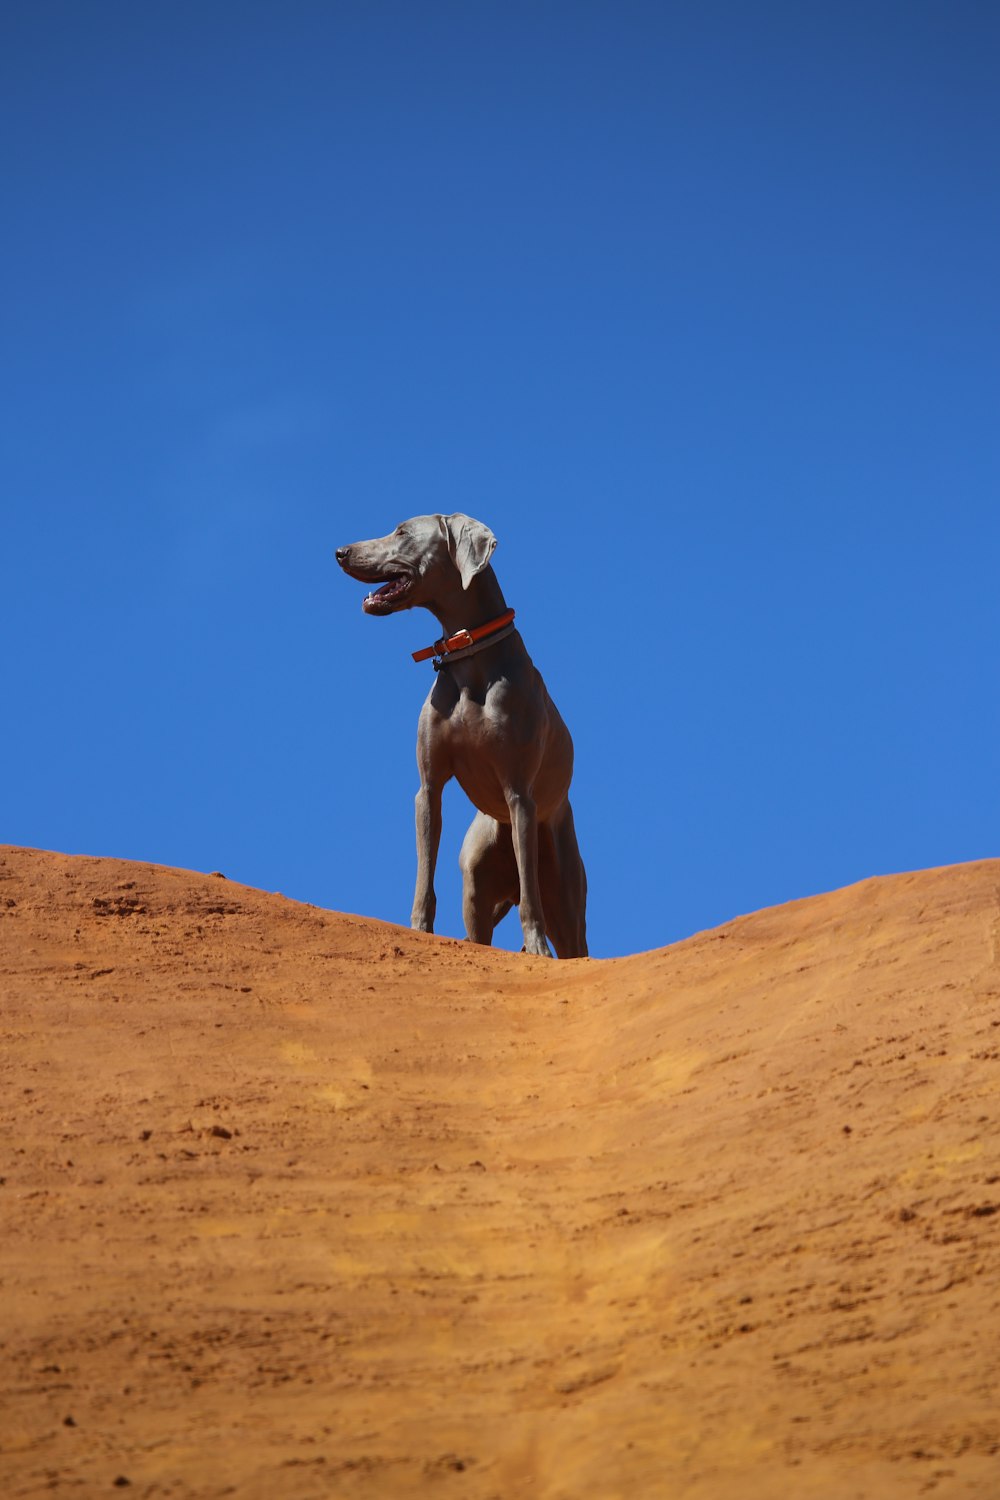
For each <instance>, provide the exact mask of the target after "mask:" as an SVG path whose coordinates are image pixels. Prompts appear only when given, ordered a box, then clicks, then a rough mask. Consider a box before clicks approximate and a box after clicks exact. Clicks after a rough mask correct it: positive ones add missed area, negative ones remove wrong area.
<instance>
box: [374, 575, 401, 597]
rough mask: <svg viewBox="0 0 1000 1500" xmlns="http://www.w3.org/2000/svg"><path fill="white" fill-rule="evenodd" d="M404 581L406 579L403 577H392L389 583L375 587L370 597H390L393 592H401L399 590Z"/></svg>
mask: <svg viewBox="0 0 1000 1500" xmlns="http://www.w3.org/2000/svg"><path fill="white" fill-rule="evenodd" d="M404 582H405V579H403V578H390V580H389V582H388V583H383V585H382V587H381V588H379V589H374V590H373V591H372V593H370V594H369V595H368V597H369V599H388V598H389V597H390V595H391V594H398V593H399V590H400V589H401V588H402V587H403V584H404Z"/></svg>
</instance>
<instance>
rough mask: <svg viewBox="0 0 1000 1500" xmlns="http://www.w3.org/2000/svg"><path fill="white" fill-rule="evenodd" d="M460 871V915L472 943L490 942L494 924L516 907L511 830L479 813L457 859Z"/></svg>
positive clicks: (516, 890) (514, 863) (516, 886)
mask: <svg viewBox="0 0 1000 1500" xmlns="http://www.w3.org/2000/svg"><path fill="white" fill-rule="evenodd" d="M458 862H459V865H460V866H461V870H462V915H463V917H464V919H465V935H466V937H467V938H468V939H469V941H470V942H471V943H485V944H486V945H487V946H488V945H489V944H490V943H492V941H493V932H494V929H495V928H496V926H497V923H498V922H500V921H501V920H502V918H504V917H505V916H506V915H507V913H508V912H509V911H510V909H511V907H512V906H516V905H517V900H518V894H519V891H518V880H517V862H516V860H515V859H514V845H513V843H512V842H511V834H510V828H509V827H508V826H507V825H506V824H504V823H498V822H497V821H496V819H495V818H491V817H488V816H487V814H486V813H482V812H478V813H476V816H475V817H474V818H473V820H472V822H471V823H470V824H469V828H468V832H467V833H466V835H465V838H464V839H463V841H462V852H461V854H460V855H459V858H458Z"/></svg>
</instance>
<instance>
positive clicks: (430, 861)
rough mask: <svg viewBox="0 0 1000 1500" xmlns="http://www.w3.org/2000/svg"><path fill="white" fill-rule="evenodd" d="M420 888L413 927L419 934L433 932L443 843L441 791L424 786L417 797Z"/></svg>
mask: <svg viewBox="0 0 1000 1500" xmlns="http://www.w3.org/2000/svg"><path fill="white" fill-rule="evenodd" d="M416 807H417V888H416V890H415V891H414V893H413V914H412V916H411V917H410V926H411V927H415V928H416V929H417V931H418V932H433V931H434V913H435V911H436V909H437V897H436V896H435V894H434V867H435V865H436V864H437V856H438V845H439V844H440V842H441V788H440V786H438V785H436V784H431V783H428V782H423V783H421V787H420V790H419V792H418V793H417V801H416Z"/></svg>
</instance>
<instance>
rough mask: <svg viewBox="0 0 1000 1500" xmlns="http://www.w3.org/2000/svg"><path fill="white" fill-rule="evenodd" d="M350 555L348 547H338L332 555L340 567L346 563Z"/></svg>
mask: <svg viewBox="0 0 1000 1500" xmlns="http://www.w3.org/2000/svg"><path fill="white" fill-rule="evenodd" d="M350 553H351V549H350V547H338V548H337V550H336V552H335V553H334V554H333V555H334V557H335V558H336V559H337V561H338V562H339V563H340V566H341V567H343V566H344V564H345V563H346V561H347V559H348V557H349V556H350Z"/></svg>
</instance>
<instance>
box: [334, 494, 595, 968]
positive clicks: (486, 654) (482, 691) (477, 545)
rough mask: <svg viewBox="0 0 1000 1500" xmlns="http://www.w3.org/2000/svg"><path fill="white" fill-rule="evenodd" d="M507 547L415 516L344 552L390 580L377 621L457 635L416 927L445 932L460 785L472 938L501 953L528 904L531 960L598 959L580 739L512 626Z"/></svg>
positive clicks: (425, 738) (428, 794)
mask: <svg viewBox="0 0 1000 1500" xmlns="http://www.w3.org/2000/svg"><path fill="white" fill-rule="evenodd" d="M495 546H496V537H495V536H494V535H493V533H492V531H491V530H490V529H489V527H488V526H484V525H483V523H482V522H481V521H474V520H473V519H472V517H471V516H466V515H462V514H461V513H460V512H457V513H456V514H454V515H451V516H414V518H413V519H412V520H410V521H404V522H403V523H402V525H401V526H397V527H396V530H395V531H393V532H392V533H391V534H390V535H389V536H384V537H379V538H377V539H376V540H375V541H370V542H353V543H352V544H351V545H350V546H348V547H338V549H337V554H336V555H337V561H338V563H339V564H340V566H341V567H342V568H343V569H344V572H345V573H348V574H350V576H351V577H352V578H357V579H359V580H360V581H361V582H363V583H371V584H380V585H381V587H380V588H377V589H375V590H373V591H372V592H371V593H370V594H368V596H367V597H366V598H365V600H364V603H363V606H362V608H363V609H364V610H365V613H366V614H370V615H391V614H395V613H396V612H397V611H398V610H403V609H412V608H414V606H415V605H418V604H419V605H422V606H423V608H424V609H429V610H430V612H431V614H433V615H435V616H436V617H437V619H438V620H439V622H440V624H441V626H442V628H443V629H444V632H445V634H444V635H443V636H442V637H441V639H440V640H438V641H437V642H436V643H435V645H434V646H433V647H428V648H427V649H426V650H425V651H419V652H415V653H414V659H415V660H421V659H426V658H427V657H431V656H434V657H435V658H436V660H435V662H434V666H435V669H436V673H435V679H434V685H433V687H432V688H431V690H430V693H429V694H428V696H427V701H426V702H425V704H424V706H423V709H422V711H421V714H420V722H419V725H418V728H417V765H418V766H419V769H420V790H419V791H418V792H417V886H416V891H415V893H414V897H413V915H412V917H411V919H410V925H411V926H412V927H416V928H418V929H419V930H420V931H422V932H433V931H434V914H435V909H436V905H437V901H436V897H435V895H434V867H435V864H436V862H437V853H438V845H439V843H440V839H441V793H442V790H443V788H444V786H445V784H446V783H447V782H448V781H450V780H451V778H452V777H453V776H454V777H457V779H458V782H459V785H460V786H461V787H462V789H463V790H464V791H465V793H466V795H467V796H468V797H469V799H470V800H471V801H472V803H473V804H474V805H475V807H476V808H477V809H478V811H477V813H476V816H475V817H474V818H473V820H472V823H471V825H470V827H469V831H468V833H467V834H466V835H465V839H464V841H463V844H462V853H461V857H460V863H461V867H462V879H463V890H462V908H463V916H464V919H465V931H466V934H467V936H468V938H469V939H470V941H471V942H474V943H487V944H488V943H491V942H492V941H493V931H494V928H495V927H496V925H497V923H498V922H499V921H500V920H501V918H503V917H504V916H505V915H506V914H507V912H509V911H510V909H511V907H512V906H517V907H519V908H520V917H521V930H522V932H523V934H524V952H526V953H534V954H538V955H542V956H546V957H551V956H552V955H551V952H550V949H549V945H548V943H547V941H546V935H547V936H548V937H549V938H551V940H552V945H553V947H554V948H555V950H556V953H557V954H558V956H559V957H560V958H582V957H586V954H587V929H586V906H587V876H586V873H585V871H584V868H583V860H582V859H581V858H580V850H579V847H578V845H577V841H576V830H575V828H574V826H573V810H572V808H571V807H570V804H569V795H568V794H569V784H570V779H571V777H572V775H573V741H572V740H571V738H570V734H569V730H568V729H567V728H566V725H565V724H564V723H563V721H562V719H561V718H560V716H559V712H558V710H557V709H556V707H555V705H554V703H553V702H552V699H551V698H550V697H549V695H548V692H547V691H546V687H545V684H544V682H543V681H542V679H541V676H540V674H539V672H538V671H537V669H536V668H535V666H534V664H533V663H532V660H531V658H530V656H529V655H528V653H527V651H526V650H525V648H524V642H523V641H522V639H521V636H520V633H519V632H518V631H517V630H516V629H515V627H514V625H513V623H512V622H513V611H512V610H508V608H507V605H506V601H505V600H504V596H503V594H502V592H501V590H500V585H499V583H498V582H497V578H496V574H495V573H494V571H493V569H492V567H491V566H490V558H491V557H492V555H493V549H494V548H495Z"/></svg>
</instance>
